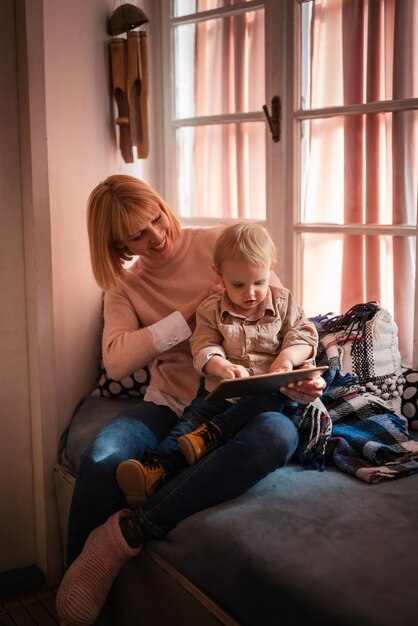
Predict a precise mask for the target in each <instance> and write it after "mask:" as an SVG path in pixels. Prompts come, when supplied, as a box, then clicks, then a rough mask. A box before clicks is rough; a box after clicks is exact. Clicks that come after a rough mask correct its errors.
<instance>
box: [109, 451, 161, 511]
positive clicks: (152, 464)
mask: <svg viewBox="0 0 418 626" xmlns="http://www.w3.org/2000/svg"><path fill="white" fill-rule="evenodd" d="M164 475H165V469H164V467H163V465H162V464H161V463H160V462H159V461H158V460H156V459H152V458H149V459H147V460H145V461H143V462H142V463H141V462H140V461H136V460H135V459H129V460H128V461H123V462H122V463H119V465H118V468H117V470H116V480H117V482H118V485H119V487H120V488H121V489H122V491H123V493H124V494H125V498H126V502H127V503H128V506H129V507H130V508H131V509H136V508H137V507H138V506H140V505H141V504H143V503H144V502H145V501H146V500H148V498H149V497H150V496H151V495H152V494H153V493H154V491H156V489H157V487H158V485H159V484H160V483H161V481H162V480H163V478H164Z"/></svg>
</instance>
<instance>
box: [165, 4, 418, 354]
mask: <svg viewBox="0 0 418 626" xmlns="http://www.w3.org/2000/svg"><path fill="white" fill-rule="evenodd" d="M161 10H162V12H163V23H164V24H166V31H165V37H164V38H163V39H164V41H165V42H166V57H165V58H166V60H167V61H166V63H165V67H166V69H167V73H166V81H165V83H166V84H170V85H171V91H170V93H169V94H168V98H167V99H166V109H165V112H166V115H165V118H166V129H165V130H166V132H165V137H166V140H167V141H168V143H166V146H167V145H168V146H170V149H168V150H167V149H166V150H165V154H166V172H167V184H166V196H167V198H168V200H169V201H170V203H171V205H172V206H173V207H174V208H175V210H176V211H177V212H178V213H179V215H180V217H181V219H182V221H183V223H184V224H195V223H201V224H210V223H213V222H214V221H216V220H222V221H227V220H228V219H232V220H235V219H250V220H257V221H261V222H264V223H265V224H266V225H267V227H268V228H269V230H270V232H271V234H272V236H273V239H274V240H275V243H276V245H277V247H278V273H279V275H280V276H281V278H282V280H283V282H284V284H286V285H287V286H288V287H289V288H290V289H292V291H293V292H294V294H295V296H296V298H297V300H298V301H299V302H300V303H301V305H302V306H303V307H304V309H305V310H306V312H307V313H308V314H309V315H314V314H318V313H327V312H328V311H332V312H336V313H338V312H344V311H346V310H348V308H350V307H351V306H353V305H354V304H357V303H358V302H364V301H369V300H378V301H379V302H380V303H381V304H382V305H383V306H385V307H386V308H388V309H389V310H390V312H391V313H392V315H393V316H394V318H395V321H396V322H397V324H398V326H399V330H400V335H399V336H400V348H401V352H402V356H403V361H404V363H406V364H409V363H411V360H412V346H413V345H417V349H416V354H415V357H414V364H415V365H418V322H417V323H415V322H414V306H415V305H414V303H415V300H416V298H417V297H418V292H417V290H416V289H415V284H416V280H417V277H416V272H415V267H416V249H417V242H416V230H417V222H416V214H417V189H418V0H402V2H399V1H398V2H396V1H395V0H379V1H377V0H350V1H347V0H293V1H290V2H287V1H284V0H283V1H279V0H264V1H263V2H262V1H260V2H259V1H254V0H250V1H248V2H245V1H242V0H176V1H175V0H173V1H172V2H170V3H169V2H161ZM168 68H169V69H170V71H168ZM275 95H278V96H279V97H280V101H281V138H280V141H279V142H278V143H275V142H273V141H272V138H271V135H270V132H269V129H268V125H267V124H266V119H265V116H264V113H263V111H262V107H263V105H264V104H265V103H266V104H267V105H268V106H269V108H270V110H271V101H272V98H273V96H275ZM415 308H416V307H415ZM414 323H415V328H414ZM414 336H415V341H414Z"/></svg>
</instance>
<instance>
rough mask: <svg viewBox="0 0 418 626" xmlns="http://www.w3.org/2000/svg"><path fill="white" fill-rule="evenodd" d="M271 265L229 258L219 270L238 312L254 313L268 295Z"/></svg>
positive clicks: (244, 313)
mask: <svg viewBox="0 0 418 626" xmlns="http://www.w3.org/2000/svg"><path fill="white" fill-rule="evenodd" d="M270 270H271V266H270V265H268V266H265V267H260V266H258V265H254V264H253V263H250V262H249V261H244V260H242V259H228V260H226V261H225V262H224V263H223V266H222V271H221V272H218V273H219V274H220V276H221V278H222V280H223V283H224V285H225V289H226V291H227V293H228V296H229V298H230V300H231V301H232V303H233V304H234V308H235V309H236V311H237V313H240V314H242V315H248V314H250V313H253V312H254V311H255V310H256V309H257V307H258V306H259V304H260V303H261V302H263V300H264V298H265V297H266V295H267V291H268V287H269V280H270Z"/></svg>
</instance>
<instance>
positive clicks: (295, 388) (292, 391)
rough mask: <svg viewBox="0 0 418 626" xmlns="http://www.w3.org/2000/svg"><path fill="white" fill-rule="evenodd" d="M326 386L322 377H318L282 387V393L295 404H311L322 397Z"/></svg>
mask: <svg viewBox="0 0 418 626" xmlns="http://www.w3.org/2000/svg"><path fill="white" fill-rule="evenodd" d="M326 386H327V385H326V382H325V380H324V379H323V378H322V376H316V377H315V378H305V379H304V380H298V381H296V382H293V383H287V385H284V386H283V387H280V391H281V392H282V393H283V394H284V395H285V396H287V397H288V398H290V399H291V400H294V402H298V403H299V404H309V403H310V402H313V401H314V400H316V399H317V398H320V397H321V396H322V393H323V391H324V389H325V387H326Z"/></svg>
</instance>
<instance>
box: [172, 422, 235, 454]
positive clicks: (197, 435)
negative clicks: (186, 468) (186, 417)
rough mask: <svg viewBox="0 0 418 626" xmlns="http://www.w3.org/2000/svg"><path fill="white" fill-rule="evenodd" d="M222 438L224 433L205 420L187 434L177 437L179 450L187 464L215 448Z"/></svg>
mask: <svg viewBox="0 0 418 626" xmlns="http://www.w3.org/2000/svg"><path fill="white" fill-rule="evenodd" d="M223 440H224V435H223V433H222V431H221V429H220V428H219V426H216V424H214V423H213V422H209V421H207V422H205V423H204V424H203V425H202V426H199V428H196V430H194V431H193V432H191V433H189V434H188V435H182V436H181V437H179V438H178V439H177V443H178V444H179V447H180V450H181V451H182V453H183V456H184V458H185V459H186V461H187V463H188V464H189V465H193V464H194V463H196V461H198V460H199V459H201V458H202V457H203V456H205V454H207V453H208V452H210V451H211V450H213V449H214V448H217V447H218V446H219V445H220V444H221V443H222V442H223Z"/></svg>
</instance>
